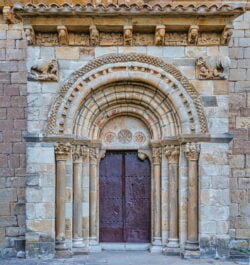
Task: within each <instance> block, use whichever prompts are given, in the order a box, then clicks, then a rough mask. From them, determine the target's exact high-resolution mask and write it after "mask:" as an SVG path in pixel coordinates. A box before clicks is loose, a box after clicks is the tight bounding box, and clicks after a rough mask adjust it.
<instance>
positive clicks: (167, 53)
mask: <svg viewBox="0 0 250 265" xmlns="http://www.w3.org/2000/svg"><path fill="white" fill-rule="evenodd" d="M163 57H166V58H180V57H185V48H184V47H180V46H176V47H164V48H163Z"/></svg>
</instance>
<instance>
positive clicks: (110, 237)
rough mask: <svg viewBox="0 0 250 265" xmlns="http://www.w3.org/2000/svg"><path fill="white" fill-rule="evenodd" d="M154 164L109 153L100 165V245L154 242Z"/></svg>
mask: <svg viewBox="0 0 250 265" xmlns="http://www.w3.org/2000/svg"><path fill="white" fill-rule="evenodd" d="M150 197H151V179H150V163H149V161H148V160H144V161H141V160H139V158H138V156H137V151H124V152H116V151H108V152H106V156H105V158H104V159H103V160H101V163H100V241H101V242H150V229H151V208H150V205H151V202H150Z"/></svg>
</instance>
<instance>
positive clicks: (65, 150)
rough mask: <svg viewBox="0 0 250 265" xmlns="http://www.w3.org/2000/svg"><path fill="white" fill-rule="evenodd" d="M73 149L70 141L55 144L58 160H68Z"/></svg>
mask: <svg viewBox="0 0 250 265" xmlns="http://www.w3.org/2000/svg"><path fill="white" fill-rule="evenodd" d="M70 151H71V145H70V143H57V144H55V154H56V159H57V160H66V159H67V157H68V155H69V153H70Z"/></svg>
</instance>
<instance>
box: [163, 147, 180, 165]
mask: <svg viewBox="0 0 250 265" xmlns="http://www.w3.org/2000/svg"><path fill="white" fill-rule="evenodd" d="M179 155H180V147H179V146H177V145H168V146H166V147H165V156H166V157H167V159H168V163H170V164H177V163H178V162H179Z"/></svg>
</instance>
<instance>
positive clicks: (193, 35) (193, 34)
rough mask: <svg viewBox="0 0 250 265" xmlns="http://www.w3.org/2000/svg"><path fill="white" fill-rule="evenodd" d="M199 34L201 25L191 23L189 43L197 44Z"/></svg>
mask: <svg viewBox="0 0 250 265" xmlns="http://www.w3.org/2000/svg"><path fill="white" fill-rule="evenodd" d="M198 36H199V26H198V25H191V26H190V28H189V31H188V44H192V45H196V44H197V42H198Z"/></svg>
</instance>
